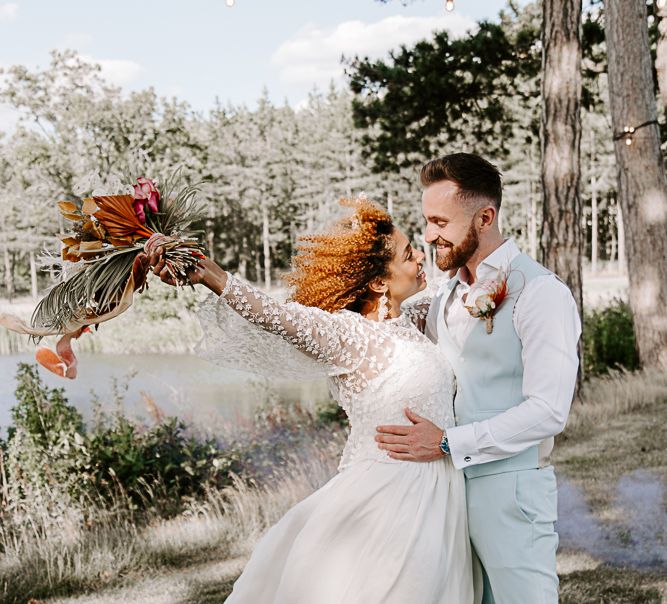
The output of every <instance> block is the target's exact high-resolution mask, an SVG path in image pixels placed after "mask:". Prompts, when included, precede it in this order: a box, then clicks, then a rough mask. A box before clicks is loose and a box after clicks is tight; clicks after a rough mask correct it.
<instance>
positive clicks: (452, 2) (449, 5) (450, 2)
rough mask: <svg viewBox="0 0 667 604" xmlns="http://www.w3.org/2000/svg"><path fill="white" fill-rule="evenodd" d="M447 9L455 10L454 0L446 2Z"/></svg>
mask: <svg viewBox="0 0 667 604" xmlns="http://www.w3.org/2000/svg"><path fill="white" fill-rule="evenodd" d="M445 9H446V10H448V11H449V12H450V13H451V12H452V11H453V10H454V0H447V2H445Z"/></svg>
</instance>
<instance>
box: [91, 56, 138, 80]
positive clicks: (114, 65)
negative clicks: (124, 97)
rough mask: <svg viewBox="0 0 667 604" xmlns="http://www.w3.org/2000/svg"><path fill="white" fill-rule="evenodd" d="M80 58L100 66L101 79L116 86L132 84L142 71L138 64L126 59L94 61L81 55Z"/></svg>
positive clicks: (92, 58) (94, 59)
mask: <svg viewBox="0 0 667 604" xmlns="http://www.w3.org/2000/svg"><path fill="white" fill-rule="evenodd" d="M81 58H82V59H83V60H84V61H88V62H89V63H97V64H98V65H100V66H101V68H102V77H103V78H104V79H105V80H107V81H108V82H110V83H111V84H115V85H116V86H127V85H128V84H132V83H133V82H135V81H136V80H137V79H138V78H139V76H140V75H141V74H142V73H143V71H144V68H143V67H142V66H141V65H139V63H137V62H136V61H130V60H128V59H96V58H94V57H91V56H89V55H81Z"/></svg>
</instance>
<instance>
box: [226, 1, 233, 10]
mask: <svg viewBox="0 0 667 604" xmlns="http://www.w3.org/2000/svg"><path fill="white" fill-rule="evenodd" d="M225 4H226V5H227V6H229V7H230V8H231V7H232V6H234V0H225Z"/></svg>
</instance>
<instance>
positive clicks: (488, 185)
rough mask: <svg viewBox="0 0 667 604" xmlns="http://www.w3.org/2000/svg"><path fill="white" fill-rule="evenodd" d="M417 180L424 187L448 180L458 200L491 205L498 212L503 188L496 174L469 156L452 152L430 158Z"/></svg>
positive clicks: (475, 158)
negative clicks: (455, 191) (454, 188)
mask: <svg viewBox="0 0 667 604" xmlns="http://www.w3.org/2000/svg"><path fill="white" fill-rule="evenodd" d="M419 178H420V180H421V183H422V185H423V186H424V187H428V186H429V185H432V184H433V183H436V182H441V181H444V180H451V181H452V182H454V183H456V185H457V186H458V187H459V198H460V199H461V201H463V202H466V203H473V204H475V205H477V203H479V202H491V203H492V204H493V205H494V206H495V208H496V210H499V209H500V204H501V202H502V199H503V186H502V177H501V175H500V171H499V170H498V168H496V166H494V165H493V164H492V163H489V162H488V161H486V160H485V159H484V158H483V157H480V156H479V155H474V154H473V153H452V154H450V155H445V156H443V157H438V158H437V159H432V160H431V161H430V162H428V163H427V164H424V166H423V167H422V169H421V172H420V174H419Z"/></svg>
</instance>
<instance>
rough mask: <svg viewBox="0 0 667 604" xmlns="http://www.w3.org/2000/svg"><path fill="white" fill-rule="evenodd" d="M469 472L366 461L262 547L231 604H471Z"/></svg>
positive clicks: (307, 503)
mask: <svg viewBox="0 0 667 604" xmlns="http://www.w3.org/2000/svg"><path fill="white" fill-rule="evenodd" d="M472 574H473V573H472V560H471V548H470V542H469V537H468V527H467V519H466V507H465V483H464V477H463V473H462V472H461V471H458V470H456V469H455V468H454V467H453V465H452V463H451V460H450V459H449V458H445V459H443V460H438V461H434V462H430V463H415V462H401V463H386V462H380V461H371V460H369V461H359V462H356V463H354V464H352V465H351V466H349V467H347V468H346V469H344V470H342V471H341V472H340V473H338V474H337V475H336V476H335V477H334V478H332V479H331V480H330V481H329V482H328V483H327V484H325V485H324V486H323V487H322V488H321V489H319V490H318V491H316V492H315V493H313V494H312V495H311V496H310V497H308V498H306V499H304V500H303V501H302V502H300V503H299V504H297V505H296V506H294V507H293V508H292V509H291V510H290V511H289V512H287V514H286V515H285V516H284V517H283V518H282V519H281V520H280V521H279V522H278V523H277V524H276V525H274V526H273V527H272V528H271V529H270V530H269V531H268V532H267V533H266V535H265V536H264V537H263V539H262V540H261V541H260V542H259V544H258V545H257V547H256V549H255V551H254V552H253V555H252V556H251V558H250V560H249V562H248V564H247V565H246V568H245V570H244V572H243V574H242V575H241V577H240V578H239V579H238V581H237V582H236V583H235V585H234V590H233V592H232V594H231V595H230V596H229V598H228V599H227V600H226V602H227V604H269V603H271V604H408V603H409V604H445V603H446V604H472V602H473V578H472Z"/></svg>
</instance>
